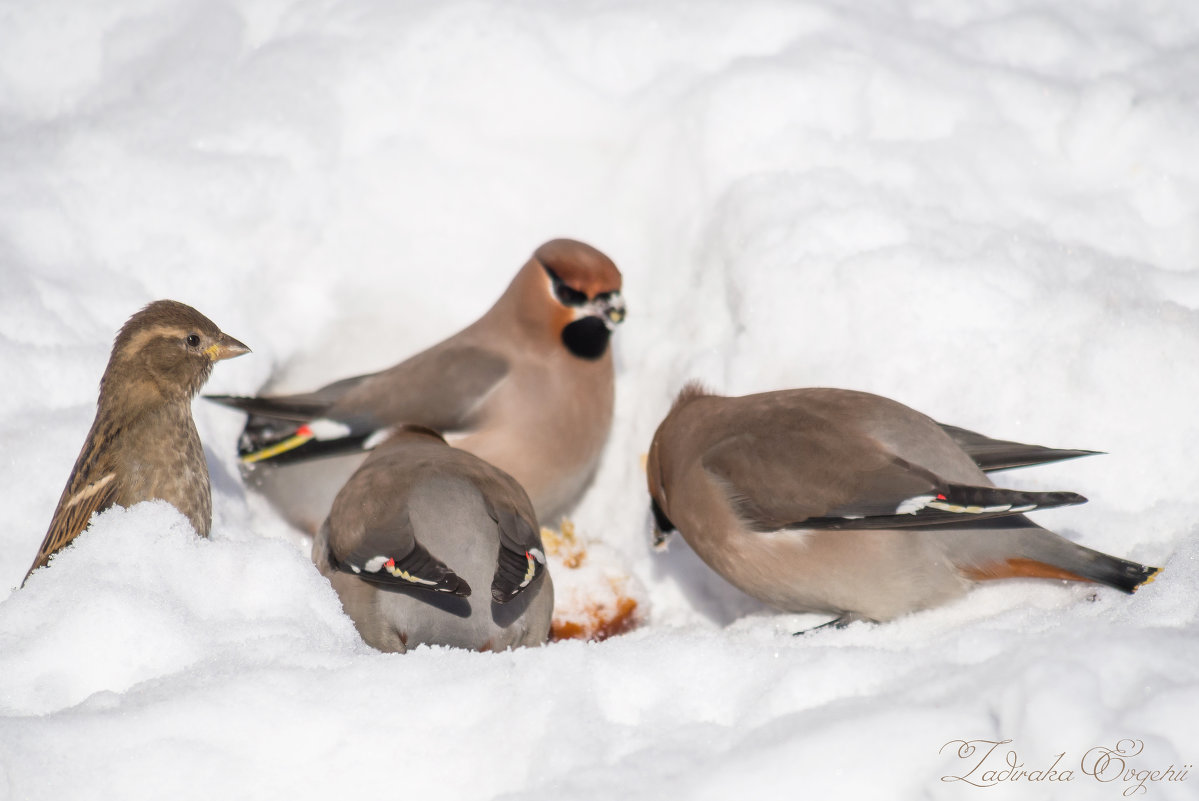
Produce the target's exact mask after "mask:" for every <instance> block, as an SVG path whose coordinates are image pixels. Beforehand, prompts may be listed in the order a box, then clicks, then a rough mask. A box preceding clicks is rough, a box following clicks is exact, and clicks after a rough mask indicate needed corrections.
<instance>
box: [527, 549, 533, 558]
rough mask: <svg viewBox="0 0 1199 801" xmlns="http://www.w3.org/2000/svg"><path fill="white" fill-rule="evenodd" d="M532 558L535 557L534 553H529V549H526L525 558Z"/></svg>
mask: <svg viewBox="0 0 1199 801" xmlns="http://www.w3.org/2000/svg"><path fill="white" fill-rule="evenodd" d="M532 558H533V554H531V553H529V552H528V551H525V559H532Z"/></svg>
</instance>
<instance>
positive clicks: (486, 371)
mask: <svg viewBox="0 0 1199 801" xmlns="http://www.w3.org/2000/svg"><path fill="white" fill-rule="evenodd" d="M508 370H509V365H508V361H507V360H506V359H505V358H504V357H503V356H501V355H499V354H498V353H495V352H494V351H490V350H487V349H485V348H481V347H477V346H474V345H460V344H454V343H451V342H446V343H443V345H439V346H436V347H434V348H431V349H429V350H427V351H424V352H423V353H419V354H417V355H416V356H413V357H412V358H411V359H408V360H407V361H405V362H401V363H400V364H398V365H396V366H395V367H392V368H390V369H388V370H384V371H383V372H381V373H376V374H375V375H373V376H370V377H369V379H368V380H364V381H362V382H361V383H359V384H357V385H356V386H355V387H353V388H352V389H351V390H350V391H349V392H346V393H345V394H344V395H343V396H342V397H341V399H340V400H338V402H337V403H335V404H333V405H332V406H331V407H330V408H329V410H328V412H327V414H328V416H329V417H330V418H332V419H334V420H339V421H345V422H349V423H351V424H352V425H353V424H355V423H359V424H373V425H375V426H378V427H382V426H390V425H399V424H402V423H414V424H416V425H422V426H425V427H427V428H431V429H433V430H434V431H456V430H461V429H463V428H466V427H468V426H469V425H470V424H471V423H472V414H473V412H474V411H475V410H476V409H477V408H478V406H479V404H480V403H481V402H482V400H483V399H484V398H486V396H487V395H488V394H489V393H490V392H491V390H492V389H494V388H495V386H496V385H497V384H499V383H500V381H501V380H502V379H503V378H504V376H506V375H507V374H508Z"/></svg>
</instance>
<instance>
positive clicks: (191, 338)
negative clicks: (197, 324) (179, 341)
mask: <svg viewBox="0 0 1199 801" xmlns="http://www.w3.org/2000/svg"><path fill="white" fill-rule="evenodd" d="M187 346H188V347H189V348H198V347H200V335H199V334H188V335H187Z"/></svg>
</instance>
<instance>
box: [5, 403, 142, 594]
mask: <svg viewBox="0 0 1199 801" xmlns="http://www.w3.org/2000/svg"><path fill="white" fill-rule="evenodd" d="M111 433H112V432H106V431H104V430H101V429H98V428H97V427H96V426H94V425H93V428H92V430H91V431H90V432H89V433H88V438H87V441H86V442H85V444H84V446H83V450H82V451H81V452H80V453H79V458H78V459H76V460H75V467H74V468H73V469H72V471H71V476H70V478H68V479H67V486H66V488H65V489H63V492H62V497H60V498H59V499H58V508H57V509H55V510H54V517H52V518H51V519H50V529H49V530H48V531H47V532H46V538H45V539H44V540H43V541H42V547H41V548H39V549H38V552H37V556H36V557H35V558H34V560H33V565H32V566H31V567H30V568H29V572H28V573H26V574H25V581H28V579H29V575H30V574H31V573H33V571H35V570H37V569H38V568H39V567H42V566H43V565H45V564H46V563H47V562H48V561H50V557H51V556H53V555H54V554H55V553H57V552H58V551H60V550H61V549H63V548H65V547H66V546H67V545H69V544H70V543H71V541H72V540H74V539H75V538H76V537H78V536H79V535H80V534H82V533H83V530H84V529H85V528H87V524H88V522H89V521H90V520H91V518H92V515H93V514H95V513H96V512H102V511H104V510H105V509H107V508H108V507H110V506H112V505H113V504H114V503H116V498H117V493H118V491H119V489H120V487H119V486H118V481H117V473H116V470H115V469H114V468H113V465H112V463H111V459H110V458H109V451H108V449H107V447H106V446H108V445H111V441H110V440H111ZM23 583H24V581H23V582H22V584H23Z"/></svg>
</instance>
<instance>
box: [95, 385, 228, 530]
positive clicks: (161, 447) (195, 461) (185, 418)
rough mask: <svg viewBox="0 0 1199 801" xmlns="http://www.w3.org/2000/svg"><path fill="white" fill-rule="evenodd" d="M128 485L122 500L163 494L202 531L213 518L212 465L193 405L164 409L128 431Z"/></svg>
mask: <svg viewBox="0 0 1199 801" xmlns="http://www.w3.org/2000/svg"><path fill="white" fill-rule="evenodd" d="M125 436H126V438H127V443H128V444H127V447H126V448H124V449H123V450H124V452H125V453H126V454H128V455H127V457H126V459H125V464H124V466H123V467H124V471H123V472H124V475H125V478H126V480H125V482H124V483H125V491H124V492H123V493H122V495H123V496H124V497H123V498H119V499H118V503H121V504H122V505H129V504H130V503H136V502H138V501H141V500H145V499H147V498H154V499H157V500H163V501H166V502H167V503H169V504H171V505H172V506H174V507H175V508H176V509H178V510H179V511H180V512H182V513H183V514H184V516H186V517H187V518H188V519H189V520H190V521H191V524H192V527H193V528H195V529H196V532H197V533H198V534H200V535H201V536H208V529H209V527H210V525H211V522H212V495H211V491H210V489H209V484H208V465H207V462H206V461H205V459H204V449H203V447H202V446H201V444H200V436H199V434H198V433H197V432H196V426H195V424H194V423H193V422H192V418H191V410H190V408H187V409H183V410H182V411H180V410H174V409H170V410H164V411H163V412H160V413H157V414H155V415H154V416H153V417H152V418H150V419H148V420H145V421H143V424H142V425H138V426H136V427H134V428H132V429H131V430H129V431H128V432H126V435H125Z"/></svg>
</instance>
